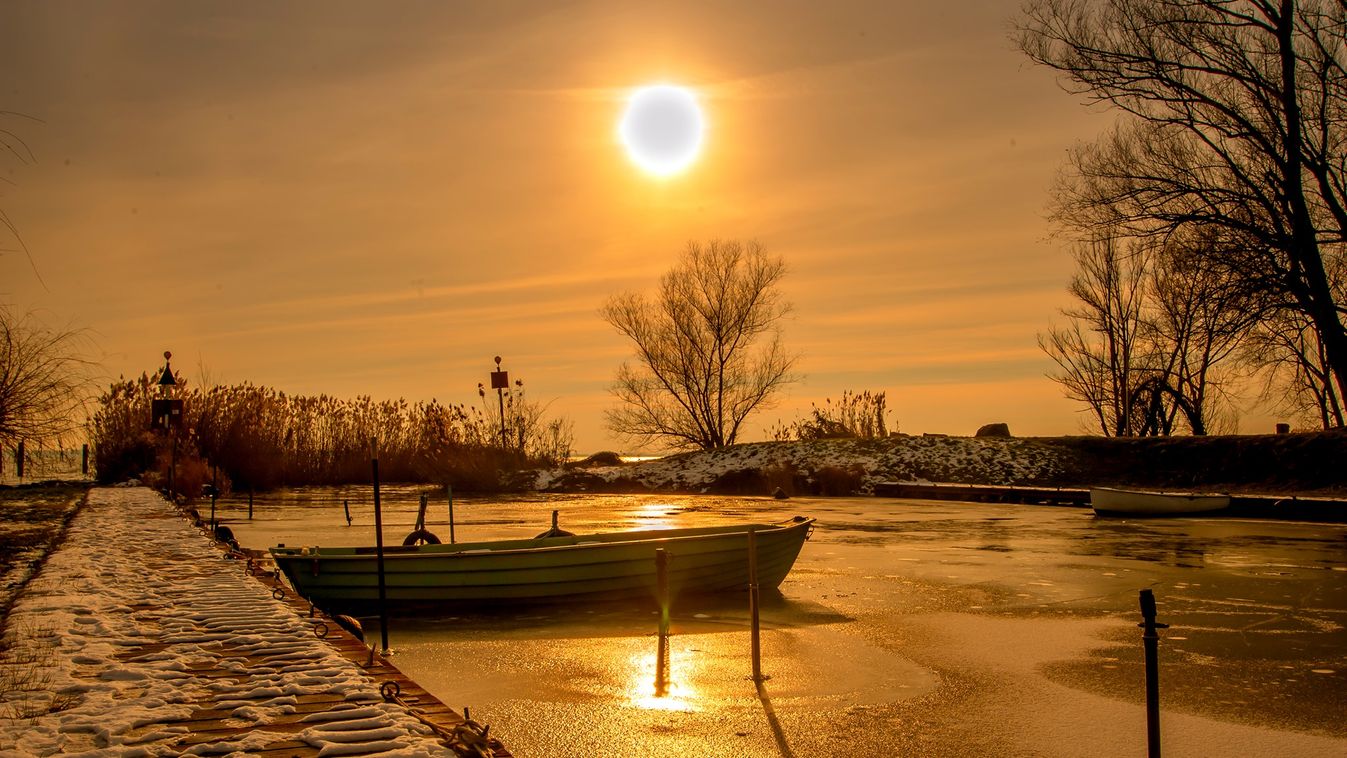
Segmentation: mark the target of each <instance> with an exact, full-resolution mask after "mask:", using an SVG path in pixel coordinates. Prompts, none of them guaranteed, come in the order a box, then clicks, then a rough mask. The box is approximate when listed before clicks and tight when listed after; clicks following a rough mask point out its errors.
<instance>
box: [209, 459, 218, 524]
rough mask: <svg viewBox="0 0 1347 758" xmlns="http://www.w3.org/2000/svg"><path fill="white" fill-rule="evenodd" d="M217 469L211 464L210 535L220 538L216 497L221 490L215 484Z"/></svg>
mask: <svg viewBox="0 0 1347 758" xmlns="http://www.w3.org/2000/svg"><path fill="white" fill-rule="evenodd" d="M217 475H218V474H217V469H216V468H215V467H214V466H211V469H210V536H211V539H219V538H220V522H218V521H216V520H215V499H216V498H217V497H219V495H220V490H219V488H218V487H216V486H215V477H216V476H217Z"/></svg>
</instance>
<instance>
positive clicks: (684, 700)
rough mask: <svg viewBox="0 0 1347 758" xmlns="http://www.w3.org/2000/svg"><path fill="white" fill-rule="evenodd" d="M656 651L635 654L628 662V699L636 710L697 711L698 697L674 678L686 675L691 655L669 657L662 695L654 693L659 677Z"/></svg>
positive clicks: (691, 660)
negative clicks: (629, 673) (657, 677)
mask: <svg viewBox="0 0 1347 758" xmlns="http://www.w3.org/2000/svg"><path fill="white" fill-rule="evenodd" d="M656 657H657V656H656V654H655V651H653V650H652V651H650V652H647V653H637V654H636V655H633V656H632V657H631V659H630V660H629V661H628V664H629V665H628V670H629V671H630V672H631V675H630V678H629V679H628V680H627V697H628V699H629V700H630V701H631V704H632V705H634V706H636V707H637V708H644V709H646V710H651V711H687V712H693V711H699V710H701V707H700V706H699V704H698V701H699V700H700V693H699V692H698V691H697V690H696V688H694V687H692V686H691V685H690V684H688V682H687V681H686V678H680V677H677V676H675V672H683V673H685V674H686V672H687V671H688V669H689V668H691V666H692V663H693V658H692V655H691V653H688V652H679V653H676V654H675V653H670V654H669V672H668V674H667V676H666V681H665V692H664V693H663V694H660V693H659V692H658V691H657V689H656V688H657V683H656V674H657V673H658V669H657V662H656Z"/></svg>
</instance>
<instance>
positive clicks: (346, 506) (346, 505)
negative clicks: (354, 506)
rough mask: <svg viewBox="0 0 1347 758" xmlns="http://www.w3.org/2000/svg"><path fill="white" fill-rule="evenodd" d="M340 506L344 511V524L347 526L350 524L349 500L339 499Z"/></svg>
mask: <svg viewBox="0 0 1347 758" xmlns="http://www.w3.org/2000/svg"><path fill="white" fill-rule="evenodd" d="M341 507H342V510H344V511H346V525H347V526H350V525H351V501H350V500H342V501H341Z"/></svg>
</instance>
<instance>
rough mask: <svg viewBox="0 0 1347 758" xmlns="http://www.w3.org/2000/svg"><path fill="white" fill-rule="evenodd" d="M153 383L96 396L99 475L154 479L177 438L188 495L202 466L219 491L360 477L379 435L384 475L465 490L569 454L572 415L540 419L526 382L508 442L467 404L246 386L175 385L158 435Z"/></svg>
mask: <svg viewBox="0 0 1347 758" xmlns="http://www.w3.org/2000/svg"><path fill="white" fill-rule="evenodd" d="M158 391H159V388H158V385H157V384H156V383H155V382H154V381H152V380H151V378H150V377H149V376H148V375H142V376H140V377H139V378H138V379H132V380H122V381H119V382H116V383H114V384H112V385H111V386H110V387H109V388H108V390H107V391H106V392H104V393H103V394H102V395H101V396H100V397H99V407H98V410H97V411H96V412H95V414H94V418H93V421H92V423H91V427H92V428H91V429H90V434H89V437H90V439H91V440H92V447H93V461H94V465H95V467H96V471H97V479H98V481H99V482H101V483H111V482H118V481H123V480H125V479H127V478H130V477H142V478H143V477H146V476H149V477H151V481H152V482H153V483H162V477H163V476H164V474H165V473H166V471H167V459H166V457H165V456H166V455H169V454H170V453H169V450H170V448H171V446H172V442H173V435H176V436H177V455H176V458H177V462H178V467H179V468H177V469H176V470H175V480H176V479H177V478H178V477H180V476H187V478H188V479H190V480H191V481H184V483H183V485H182V486H176V485H177V482H176V481H175V487H174V489H175V490H177V491H178V494H182V495H184V496H186V497H189V498H190V497H192V496H193V495H195V494H199V489H200V485H201V484H202V483H204V482H201V481H198V480H200V479H202V478H204V476H205V472H206V471H207V469H208V470H209V473H210V475H211V476H212V477H214V478H215V481H216V483H217V484H218V485H220V486H221V487H222V489H228V488H232V489H233V490H235V491H242V490H247V489H251V490H266V489H272V488H275V487H280V486H302V485H314V484H353V483H360V482H367V481H369V479H370V469H371V467H370V456H371V447H370V441H371V439H377V440H378V457H379V473H380V478H381V479H383V480H385V481H402V482H434V483H439V484H451V485H453V486H454V487H455V488H456V489H460V490H467V491H474V490H475V491H483V490H486V491H491V490H498V489H502V488H504V487H507V486H508V484H509V481H508V480H509V477H508V474H509V473H510V472H512V471H515V470H518V469H520V468H529V467H538V466H552V465H560V464H561V463H562V462H564V461H565V460H566V458H567V457H568V456H569V454H570V444H571V436H570V425H569V422H566V421H565V420H564V419H560V420H552V421H546V420H543V419H542V418H541V416H542V414H541V410H540V409H539V408H538V407H537V406H536V405H535V404H532V403H530V402H529V401H528V399H527V398H525V397H524V396H523V392H522V389H519V390H516V391H514V392H512V393H511V396H510V398H509V400H510V402H509V405H508V406H507V409H508V410H507V413H506V426H507V429H506V435H505V436H506V440H508V444H509V446H508V447H504V446H503V445H502V439H501V434H500V427H499V419H498V417H497V418H489V417H488V415H487V414H486V413H483V412H482V411H480V410H478V409H476V408H472V407H469V406H465V405H445V404H441V403H439V402H438V401H435V400H431V401H429V402H419V403H408V402H407V401H406V400H402V399H398V400H374V399H372V398H371V397H369V396H361V397H357V398H354V399H342V398H336V397H332V396H329V395H319V396H316V397H315V396H304V395H288V394H286V393H284V392H281V391H279V390H275V389H272V388H269V387H259V386H256V385H253V384H249V383H245V384H238V385H230V386H217V387H210V388H208V389H199V388H183V387H182V386H181V384H180V385H179V387H178V388H177V389H176V393H175V394H176V396H177V397H179V398H180V399H182V400H183V401H184V403H183V405H184V407H183V415H184V419H183V423H182V426H181V428H180V429H177V430H175V431H174V432H171V433H167V432H156V431H151V430H150V429H149V424H150V401H151V400H152V399H153V398H154V397H155V396H156V393H157V392H158ZM525 419H527V420H529V421H530V423H528V424H524V423H523V420H525ZM198 464H199V465H198ZM194 466H195V468H194ZM203 467H205V468H203ZM156 476H157V477H158V478H157V479H156ZM205 481H211V479H209V478H206V479H205ZM192 487H195V488H196V491H195V492H194V491H192V490H191V488H192Z"/></svg>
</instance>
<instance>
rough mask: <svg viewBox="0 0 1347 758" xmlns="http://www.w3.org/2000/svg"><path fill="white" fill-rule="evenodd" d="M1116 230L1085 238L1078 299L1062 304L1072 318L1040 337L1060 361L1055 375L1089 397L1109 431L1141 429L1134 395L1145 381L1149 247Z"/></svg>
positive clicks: (1075, 285)
mask: <svg viewBox="0 0 1347 758" xmlns="http://www.w3.org/2000/svg"><path fill="white" fill-rule="evenodd" d="M1121 245H1122V242H1121V241H1120V240H1119V239H1117V238H1116V237H1114V236H1112V235H1108V234H1101V235H1099V236H1098V237H1096V238H1095V239H1094V240H1092V241H1090V242H1087V243H1083V244H1081V245H1079V246H1077V248H1076V250H1075V257H1076V274H1075V276H1073V277H1072V279H1071V283H1070V285H1069V286H1068V287H1067V290H1068V291H1069V292H1070V293H1071V295H1072V297H1074V298H1075V300H1076V303H1075V305H1073V306H1071V307H1069V308H1064V309H1062V315H1064V316H1066V317H1067V325H1065V326H1054V327H1052V328H1050V329H1049V330H1048V333H1047V334H1046V335H1042V334H1040V335H1039V337H1038V344H1039V347H1041V348H1042V349H1043V351H1044V352H1046V353H1047V354H1048V356H1049V357H1051V358H1052V360H1053V361H1054V362H1055V363H1056V364H1057V367H1058V371H1057V372H1055V373H1053V374H1049V376H1050V377H1051V378H1052V379H1053V380H1054V381H1056V382H1057V383H1059V384H1061V385H1062V387H1063V389H1065V390H1066V395H1067V397H1069V398H1071V399H1073V400H1079V401H1081V402H1082V403H1085V405H1086V407H1087V408H1088V409H1089V411H1090V413H1091V414H1092V415H1093V416H1094V419H1095V422H1096V423H1097V424H1098V425H1099V430H1100V431H1101V432H1102V433H1103V434H1104V435H1105V436H1113V437H1124V436H1130V435H1133V434H1136V433H1137V432H1136V430H1135V429H1134V426H1136V424H1135V421H1136V419H1135V417H1134V414H1133V412H1132V398H1133V397H1134V396H1135V395H1136V393H1137V389H1138V386H1139V385H1140V384H1141V382H1142V378H1143V377H1142V376H1141V371H1140V368H1141V366H1140V360H1141V351H1142V347H1141V345H1140V340H1141V331H1142V288H1143V285H1144V281H1145V277H1146V262H1145V258H1144V255H1143V253H1144V249H1142V248H1138V249H1137V250H1134V251H1132V252H1131V253H1130V254H1128V253H1126V252H1124V251H1123V250H1121V249H1120V246H1121Z"/></svg>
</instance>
